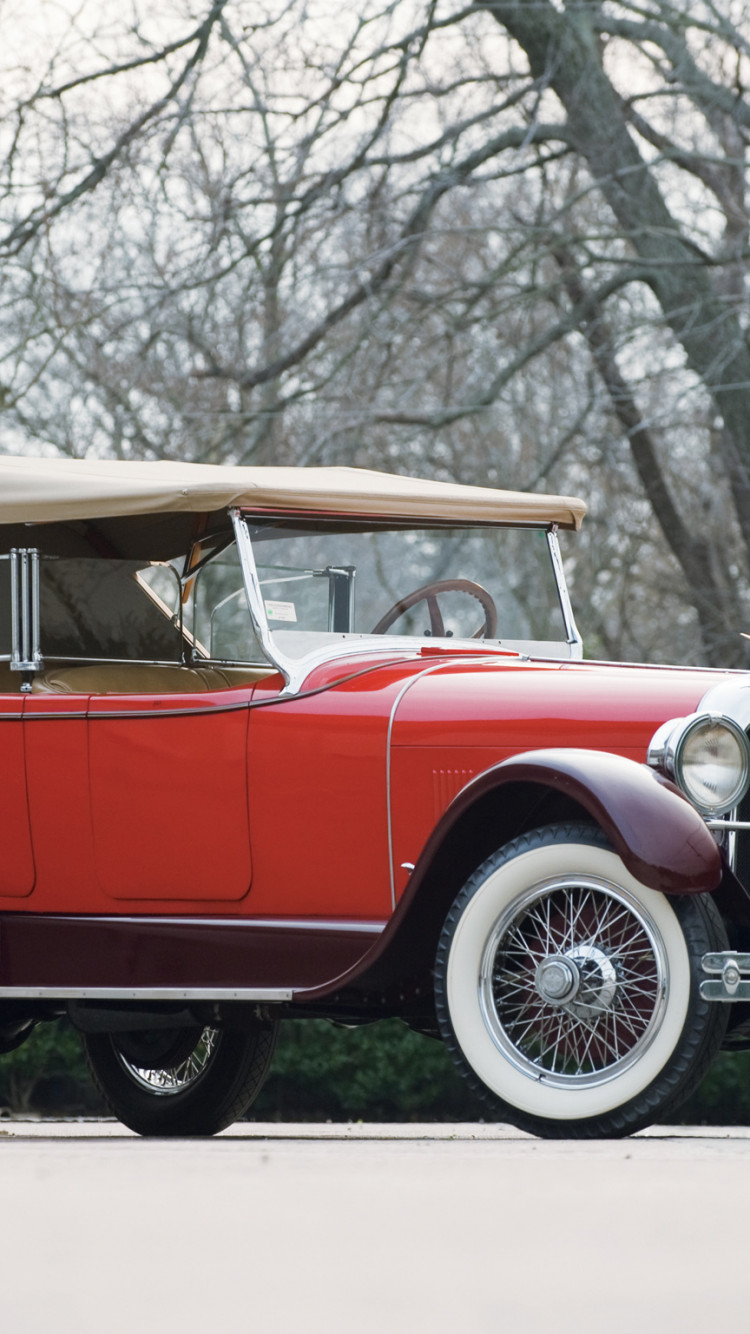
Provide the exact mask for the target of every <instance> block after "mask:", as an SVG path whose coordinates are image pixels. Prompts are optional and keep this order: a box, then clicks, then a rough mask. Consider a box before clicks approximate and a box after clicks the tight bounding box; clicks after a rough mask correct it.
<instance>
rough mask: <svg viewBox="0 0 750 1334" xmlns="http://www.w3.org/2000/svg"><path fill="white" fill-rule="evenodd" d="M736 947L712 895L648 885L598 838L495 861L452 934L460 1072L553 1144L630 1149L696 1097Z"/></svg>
mask: <svg viewBox="0 0 750 1334" xmlns="http://www.w3.org/2000/svg"><path fill="white" fill-rule="evenodd" d="M726 947H727V941H726V933H725V931H724V927H723V924H722V922H721V918H720V916H719V914H718V911H717V909H716V906H715V904H714V903H713V900H712V899H711V898H710V897H709V896H707V895H686V896H684V897H682V898H674V899H669V898H667V897H665V895H663V894H660V893H658V892H657V891H655V890H652V889H650V888H648V887H647V886H646V885H643V884H641V883H640V881H638V880H637V879H636V878H635V877H634V876H633V875H631V873H630V872H629V871H628V870H627V868H626V867H625V866H624V864H623V862H622V861H621V859H620V858H619V857H618V856H617V854H616V853H615V852H614V851H613V849H612V848H611V847H610V845H609V844H608V842H607V840H606V838H605V837H604V835H603V834H602V832H601V830H599V829H597V828H595V827H593V826H590V825H567V826H563V825H556V826H548V827H547V828H544V829H539V830H536V831H535V832H533V833H531V834H525V835H523V836H522V837H521V838H518V839H516V840H515V841H514V842H513V843H511V844H509V845H508V846H507V847H505V848H503V849H501V850H500V851H499V852H497V853H495V854H494V855H493V856H492V857H490V858H489V859H488V860H487V861H486V862H485V863H484V865H483V866H481V867H480V868H479V870H478V871H476V872H475V874H474V875H473V876H472V877H471V878H470V880H469V881H468V882H467V884H466V885H465V886H464V888H463V889H462V890H461V892H460V893H459V895H458V897H457V898H456V901H455V903H454V904H453V907H452V908H451V910H450V912H449V914H448V917H447V919H446V922H445V926H444V928H443V932H442V935H441V938H440V943H439V946H438V952H437V960H436V969H435V997H436V1008H437V1014H438V1019H439V1022H440V1027H441V1031H442V1033H443V1037H444V1039H445V1041H446V1043H447V1045H448V1047H449V1048H450V1050H451V1052H452V1054H453V1056H454V1059H455V1060H456V1062H457V1064H458V1066H459V1068H460V1069H461V1070H462V1072H463V1073H464V1074H465V1075H466V1077H467V1078H468V1080H469V1082H470V1083H471V1085H472V1086H473V1088H474V1089H475V1090H476V1091H477V1092H479V1093H480V1095H481V1096H482V1098H483V1099H484V1101H485V1102H487V1103H488V1104H489V1105H490V1106H491V1107H492V1109H493V1111H494V1112H495V1114H496V1115H497V1117H498V1119H501V1120H504V1121H509V1122H510V1123H511V1124H513V1125H516V1126H519V1127H520V1128H522V1129H524V1130H529V1131H531V1132H532V1133H534V1134H537V1135H543V1136H547V1137H556V1138H559V1137H575V1138H583V1137H594V1136H620V1135H628V1134H631V1133H632V1132H633V1131H635V1130H638V1129H640V1128H641V1127H643V1126H645V1125H648V1124H650V1123H651V1122H653V1121H654V1120H657V1119H658V1118H660V1117H663V1116H665V1115H666V1114H668V1113H670V1112H672V1111H673V1110H674V1109H675V1108H676V1107H677V1106H679V1104H680V1103H681V1102H683V1101H684V1100H685V1099H686V1098H688V1097H689V1096H690V1094H691V1093H692V1092H693V1091H694V1089H695V1088H696V1087H697V1085H698V1084H699V1082H700V1080H701V1079H702V1078H703V1076H704V1074H705V1073H706V1071H707V1069H708V1067H709V1065H710V1064H711V1062H712V1061H713V1059H714V1056H715V1055H716V1053H717V1052H718V1050H719V1047H720V1046H721V1042H722V1038H723V1035H724V1031H725V1028H726V1013H725V1010H726V1007H724V1006H721V1005H711V1004H709V1003H707V1002H706V1001H703V1000H702V999H701V997H700V994H699V984H700V976H699V968H700V960H701V956H702V955H703V954H704V953H706V952H708V951H714V950H721V949H725V948H726Z"/></svg>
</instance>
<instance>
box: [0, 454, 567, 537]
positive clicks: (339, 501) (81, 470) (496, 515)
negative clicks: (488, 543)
mask: <svg viewBox="0 0 750 1334" xmlns="http://www.w3.org/2000/svg"><path fill="white" fill-rule="evenodd" d="M230 506H238V507H242V508H246V509H275V510H279V509H281V510H293V511H295V512H299V511H311V510H312V511H315V512H317V513H321V512H322V513H335V514H357V515H367V516H370V515H372V516H378V515H383V516H388V517H395V518H409V519H420V518H421V519H455V520H456V521H467V520H468V521H471V520H475V521H476V520H480V521H481V520H489V521H497V522H504V523H544V524H548V523H555V524H558V525H559V526H560V527H561V528H580V526H581V521H582V519H583V516H584V514H585V512H586V506H585V504H584V502H583V501H582V500H576V499H574V498H572V497H570V496H544V495H531V494H527V493H526V492H521V491H496V490H493V489H491V488H489V487H479V486H458V485H454V484H452V483H449V482H429V481H420V480H419V479H417V478H413V477H398V476H395V475H394V474H392V473H382V472H370V471H367V470H365V469H362V468H236V467H226V468H225V467H219V466H216V465H213V464H203V463H167V462H157V463H154V462H147V463H134V462H120V461H119V460H107V459H104V460H96V459H67V458H60V459H46V458H45V459H40V458H26V457H22V456H15V455H14V456H10V455H3V456H0V524H18V523H28V522H36V523H64V522H66V521H69V520H75V519H97V518H98V519H104V518H123V517H125V516H127V515H154V514H166V513H177V512H183V513H184V512H186V511H187V512H192V513H211V512H213V511H216V510H225V509H228V508H229V507H230Z"/></svg>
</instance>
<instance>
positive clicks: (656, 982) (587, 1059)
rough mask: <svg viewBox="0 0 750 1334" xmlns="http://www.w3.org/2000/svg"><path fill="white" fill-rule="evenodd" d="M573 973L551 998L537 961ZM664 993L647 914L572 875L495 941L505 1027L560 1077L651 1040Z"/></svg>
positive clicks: (599, 1067) (540, 1066)
mask: <svg viewBox="0 0 750 1334" xmlns="http://www.w3.org/2000/svg"><path fill="white" fill-rule="evenodd" d="M553 959H558V960H561V961H564V962H565V967H566V968H567V969H568V971H569V972H570V974H571V977H572V978H574V980H573V981H571V994H570V996H569V997H566V998H565V999H557V998H553V997H549V998H547V996H546V993H545V992H544V990H543V986H544V984H543V981H542V980H538V979H540V978H541V977H543V974H540V972H539V966H540V964H542V963H543V962H544V961H545V960H553ZM661 995H662V974H661V965H660V962H659V956H658V955H657V953H656V952H655V947H654V945H653V943H652V941H651V938H650V936H649V934H648V932H647V930H646V928H645V926H644V923H643V920H642V919H641V918H640V917H639V915H638V913H637V912H636V911H635V910H634V909H633V908H632V907H631V906H630V904H629V903H628V902H625V901H623V899H622V897H620V896H618V894H617V893H616V892H615V891H614V890H613V891H612V892H609V891H608V890H607V889H606V888H601V889H600V888H599V887H598V886H594V885H592V884H591V883H590V882H589V883H587V882H586V880H585V879H584V882H583V883H576V881H571V882H570V883H569V884H567V885H564V884H558V885H553V886H552V887H551V888H550V891H549V892H546V893H545V892H542V893H540V895H539V897H538V899H537V900H536V901H532V902H530V903H529V904H528V905H527V907H526V908H525V910H524V912H523V913H522V914H520V915H519V916H517V917H516V918H514V919H513V920H512V921H511V922H510V923H508V925H507V927H506V928H505V931H504V933H503V934H502V936H501V938H500V939H498V940H497V945H496V949H495V955H494V966H493V969H492V976H491V998H492V1005H493V1007H494V1011H495V1014H496V1016H497V1021H498V1023H499V1025H500V1029H501V1031H502V1033H504V1034H505V1038H506V1040H507V1041H509V1042H510V1043H511V1045H512V1047H513V1048H514V1049H515V1050H516V1051H517V1052H518V1053H519V1054H520V1055H521V1056H522V1057H523V1058H524V1059H525V1060H528V1061H529V1063H530V1065H531V1066H532V1067H533V1068H534V1069H535V1070H539V1071H543V1072H545V1073H547V1074H549V1075H551V1076H554V1077H559V1078H563V1079H569V1078H580V1077H584V1076H587V1075H590V1074H596V1073H600V1072H606V1071H608V1070H610V1069H612V1068H613V1067H616V1066H617V1065H618V1063H619V1062H622V1061H623V1060H626V1059H630V1058H631V1056H632V1054H633V1052H634V1051H635V1050H636V1049H637V1048H638V1046H639V1045H640V1044H641V1043H642V1042H644V1041H645V1040H646V1038H647V1035H648V1033H649V1031H650V1028H651V1025H652V1022H653V1020H654V1016H655V1014H656V1013H657V1007H658V1005H659V1001H660V997H661Z"/></svg>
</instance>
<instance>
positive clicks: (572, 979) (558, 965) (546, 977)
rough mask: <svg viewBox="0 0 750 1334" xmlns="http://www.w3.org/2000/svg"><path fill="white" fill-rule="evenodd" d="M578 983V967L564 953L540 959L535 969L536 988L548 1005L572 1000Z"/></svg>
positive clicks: (562, 1003) (561, 1003)
mask: <svg viewBox="0 0 750 1334" xmlns="http://www.w3.org/2000/svg"><path fill="white" fill-rule="evenodd" d="M579 983H580V974H579V972H578V969H577V968H576V966H575V964H574V963H573V962H572V961H571V960H570V959H568V958H567V957H566V956H565V955H560V954H553V955H550V956H549V958H547V959H542V962H541V963H540V964H539V967H538V968H537V970H536V989H537V991H538V992H539V995H540V996H541V998H542V1000H544V1001H547V1002H548V1003H549V1004H550V1005H564V1004H565V1002H566V1001H569V1000H572V998H573V997H574V996H575V994H576V992H577V990H578V986H579Z"/></svg>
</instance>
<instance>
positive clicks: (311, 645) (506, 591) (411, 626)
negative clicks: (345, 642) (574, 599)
mask: <svg viewBox="0 0 750 1334" xmlns="http://www.w3.org/2000/svg"><path fill="white" fill-rule="evenodd" d="M246 523H247V526H248V530H249V533H250V537H251V540H252V543H253V550H254V556H255V562H256V568H257V572H258V580H259V583H260V589H261V594H262V599H263V605H264V611H265V617H266V621H267V624H268V628H269V631H270V634H271V637H272V640H273V642H274V645H275V647H276V648H277V649H278V651H279V652H280V653H281V654H282V655H283V656H287V657H299V656H301V655H303V654H305V653H308V652H311V651H313V650H315V649H316V648H318V647H324V646H325V645H327V644H330V643H331V642H332V641H334V640H340V639H341V638H342V637H351V636H357V635H360V636H361V635H372V634H377V635H388V636H401V637H403V636H408V637H412V638H417V639H419V640H424V639H428V640H429V639H439V640H441V641H444V640H450V639H459V640H463V641H466V640H479V641H482V642H484V641H489V642H491V643H501V644H510V645H512V646H513V647H520V648H526V647H529V646H533V647H534V650H535V652H537V653H548V654H552V655H554V656H561V655H562V654H564V655H565V656H567V655H568V634H567V631H566V625H565V620H564V617H563V612H562V607H561V603H560V597H559V593H558V588H557V583H556V579H555V572H554V568H553V564H552V560H551V555H550V549H549V544H548V541H547V533H546V531H545V530H543V529H532V528H525V529H519V528H497V527H493V528H490V527H479V526H473V527H468V528H452V527H446V526H438V525H432V526H425V527H421V528H415V527H413V526H411V525H410V526H408V527H407V526H405V525H400V526H395V525H393V524H391V525H386V524H383V525H380V526H378V527H373V526H372V524H371V523H370V524H369V525H368V527H367V528H365V527H363V526H361V525H355V524H353V523H346V522H341V521H339V522H336V521H335V520H334V521H326V522H313V521H310V522H309V523H306V522H297V523H292V522H290V521H289V520H265V521H263V522H257V521H253V520H252V519H250V518H248V519H247V520H246Z"/></svg>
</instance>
